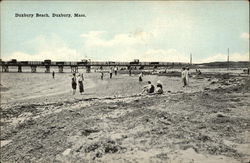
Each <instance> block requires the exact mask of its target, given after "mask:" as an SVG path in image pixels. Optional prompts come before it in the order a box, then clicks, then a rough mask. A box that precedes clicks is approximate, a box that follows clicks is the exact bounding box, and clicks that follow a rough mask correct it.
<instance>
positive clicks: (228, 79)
mask: <svg viewBox="0 0 250 163" xmlns="http://www.w3.org/2000/svg"><path fill="white" fill-rule="evenodd" d="M1 76H2V77H1V96H2V97H1V102H2V104H1V107H2V108H1V109H2V111H1V112H2V114H1V162H119V163H120V162H121V163H130V162H138V163H141V162H146V163H147V162H164V163H165V162H169V163H175V162H176V163H194V162H205V163H206V162H207V163H208V162H217V163H234V162H235V163H237V162H249V161H250V151H249V149H250V134H249V132H250V118H249V117H250V116H249V113H250V112H249V108H250V107H249V106H250V100H249V98H250V93H249V92H250V91H249V89H250V82H249V81H250V79H249V76H247V75H241V74H234V75H228V74H225V73H212V74H211V73H210V74H207V75H206V74H204V75H202V76H195V75H194V76H193V77H192V78H190V85H189V86H188V87H187V88H183V87H182V83H181V80H180V78H179V77H166V76H157V75H145V76H144V77H143V82H142V83H139V81H138V75H132V76H131V77H130V76H128V75H127V74H122V75H121V74H119V75H118V76H113V79H109V78H108V74H105V77H104V78H105V79H104V80H100V74H99V73H90V74H84V77H85V80H84V86H85V92H84V94H83V95H80V94H79V92H77V93H76V95H74V96H73V95H72V90H71V77H72V75H71V74H69V73H63V74H58V73H56V78H55V79H52V76H51V74H44V73H37V74H32V73H24V74H21V73H2V74H1ZM148 80H150V81H152V83H153V84H156V82H157V81H158V80H160V81H161V82H162V83H163V88H164V94H163V95H139V93H140V92H141V91H142V87H143V86H144V85H145V84H146V82H147V81H148Z"/></svg>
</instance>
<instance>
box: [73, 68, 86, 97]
mask: <svg viewBox="0 0 250 163" xmlns="http://www.w3.org/2000/svg"><path fill="white" fill-rule="evenodd" d="M83 80H84V78H83V74H82V73H79V74H78V76H76V74H75V73H73V77H72V82H71V85H72V89H73V95H74V94H75V93H76V87H77V81H78V85H79V92H80V94H82V93H83V92H84V87H83Z"/></svg>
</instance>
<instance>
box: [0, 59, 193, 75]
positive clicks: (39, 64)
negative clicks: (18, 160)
mask: <svg viewBox="0 0 250 163" xmlns="http://www.w3.org/2000/svg"><path fill="white" fill-rule="evenodd" d="M188 65H190V63H183V62H139V61H138V62H113V61H107V62H93V61H80V62H64V61H60V62H59V61H58V62H54V61H51V60H44V61H16V60H15V59H13V60H11V61H0V66H1V67H2V72H9V67H17V72H22V67H30V68H31V72H33V73H35V72H37V71H36V70H37V67H44V68H45V72H46V73H50V68H51V67H58V72H60V73H62V72H63V69H64V67H70V69H71V72H78V67H86V72H90V71H91V67H99V68H100V69H102V68H103V67H107V66H108V67H126V68H127V69H131V68H139V69H144V67H154V68H158V67H182V66H188Z"/></svg>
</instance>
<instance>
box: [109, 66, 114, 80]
mask: <svg viewBox="0 0 250 163" xmlns="http://www.w3.org/2000/svg"><path fill="white" fill-rule="evenodd" d="M112 75H113V70H112V68H110V70H109V78H110V79H111V78H112Z"/></svg>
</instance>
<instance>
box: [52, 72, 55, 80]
mask: <svg viewBox="0 0 250 163" xmlns="http://www.w3.org/2000/svg"><path fill="white" fill-rule="evenodd" d="M52 77H53V79H54V78H55V72H54V71H53V72H52Z"/></svg>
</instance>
